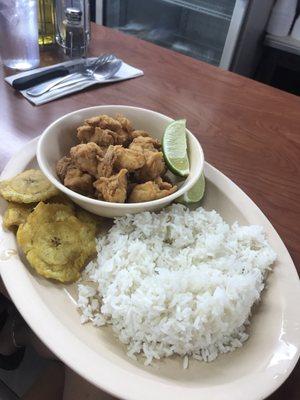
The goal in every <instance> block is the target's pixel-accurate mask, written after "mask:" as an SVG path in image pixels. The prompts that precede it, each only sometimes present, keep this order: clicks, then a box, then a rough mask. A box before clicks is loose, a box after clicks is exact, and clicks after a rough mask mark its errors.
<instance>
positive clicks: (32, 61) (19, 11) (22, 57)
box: [0, 0, 40, 70]
mask: <svg viewBox="0 0 300 400" xmlns="http://www.w3.org/2000/svg"><path fill="white" fill-rule="evenodd" d="M37 7H38V5H37V0H0V54H1V58H2V62H3V64H4V65H6V66H7V67H9V68H14V69H20V70H26V69H31V68H35V67H37V66H38V65H39V63H40V56H39V45H38V20H37Z"/></svg>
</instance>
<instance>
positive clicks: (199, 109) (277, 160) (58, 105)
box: [0, 26, 300, 400]
mask: <svg viewBox="0 0 300 400" xmlns="http://www.w3.org/2000/svg"><path fill="white" fill-rule="evenodd" d="M92 34H93V35H92V36H93V40H92V44H91V47H90V49H91V54H92V55H98V54H100V53H102V52H115V53H116V54H117V55H118V56H119V57H121V58H122V59H123V60H125V61H126V62H128V63H129V64H132V65H134V66H136V67H138V68H141V69H142V70H144V73H145V76H144V77H141V78H137V79H133V80H128V81H124V82H120V83H115V84H110V85H106V86H99V87H97V88H92V89H88V90H85V91H83V92H81V93H78V94H75V95H71V96H69V97H64V98H62V99H60V100H56V101H54V102H51V103H48V104H45V105H42V106H39V107H36V106H33V105H31V104H30V103H29V102H28V101H27V100H26V99H25V98H23V97H22V96H21V95H20V94H19V93H18V92H17V91H15V90H14V89H12V88H11V87H10V86H9V85H8V84H6V83H5V82H4V81H3V80H1V84H0V101H1V102H0V127H1V131H0V132H1V133H0V134H1V137H0V169H2V168H3V167H4V165H5V163H6V162H7V160H8V159H9V158H10V156H11V155H12V154H13V153H15V152H16V151H17V150H18V149H19V148H20V147H21V146H22V145H23V144H24V143H26V142H27V141H28V140H30V139H32V138H34V137H36V136H38V135H40V133H41V132H42V131H43V129H44V128H45V127H46V126H47V125H48V124H50V123H51V122H52V121H54V120H55V119H57V118H58V117H60V116H62V115H64V114H66V113H68V112H71V111H74V110H76V109H79V108H83V107H89V106H94V105H100V104H126V105H134V106H139V107H146V108H150V109H153V110H156V111H159V112H162V113H164V114H167V115H169V116H171V117H173V118H181V117H184V118H186V119H187V123H188V127H189V128H190V129H191V131H192V132H193V133H195V134H196V135H197V137H198V138H199V140H200V142H201V144H202V146H203V149H204V152H205V158H206V160H207V161H208V162H210V163H211V164H213V165H214V166H215V167H217V168H218V169H220V170H221V171H222V172H223V173H225V174H226V175H227V176H228V177H229V178H230V179H232V180H233V181H234V182H235V183H237V184H238V185H239V186H240V187H241V188H242V189H243V190H244V191H245V192H246V193H247V194H248V195H249V196H250V197H251V198H252V199H253V200H254V201H255V203H256V204H257V205H258V206H259V207H260V208H261V209H262V211H263V212H264V213H265V214H266V216H267V217H268V218H269V219H270V221H271V222H272V224H273V226H274V227H275V229H276V230H277V231H278V233H279V235H280V236H281V237H282V239H283V241H284V242H285V244H286V246H287V248H288V250H289V251H290V254H291V256H292V258H293V260H294V262H295V264H296V267H297V268H298V272H300V242H299V238H300V200H299V199H300V174H299V162H300V98H299V97H296V96H293V95H291V94H288V93H285V92H282V91H279V90H277V89H274V88H271V87H268V86H265V85H262V84H261V83H258V82H255V81H253V80H249V79H245V78H243V77H241V76H239V75H236V74H233V73H231V72H227V71H223V70H221V69H219V68H216V67H213V66H210V65H208V64H205V63H202V62H200V61H197V60H194V59H192V58H189V57H186V56H183V55H181V54H178V53H175V52H172V51H170V50H166V49H164V48H161V47H158V46H155V45H153V44H150V43H147V42H144V41H141V40H138V39H136V38H133V37H131V36H127V35H124V34H121V33H119V32H116V31H114V30H111V29H108V28H104V27H99V26H93V32H92ZM42 62H43V63H44V64H48V63H51V62H53V56H52V55H51V53H48V52H44V53H43V55H42ZM1 74H2V75H4V74H5V71H1ZM299 306H300V305H299ZM299 398H300V365H299V363H298V366H297V367H296V369H295V370H294V372H293V373H292V374H291V376H290V377H289V378H288V380H287V381H286V382H285V383H284V384H283V385H282V386H281V388H280V389H278V390H277V391H276V393H274V394H273V395H272V396H270V398H269V400H282V399H288V400H298V399H299Z"/></svg>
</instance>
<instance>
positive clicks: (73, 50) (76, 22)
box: [63, 7, 87, 58]
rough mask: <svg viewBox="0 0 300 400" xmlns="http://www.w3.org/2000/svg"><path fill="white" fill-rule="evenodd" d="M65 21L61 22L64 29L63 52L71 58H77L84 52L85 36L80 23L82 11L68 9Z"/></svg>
mask: <svg viewBox="0 0 300 400" xmlns="http://www.w3.org/2000/svg"><path fill="white" fill-rule="evenodd" d="M65 15H66V19H65V20H64V21H63V24H64V28H65V52H66V54H67V55H68V56H70V57H72V58H79V57H82V56H84V55H85V52H86V47H87V46H86V36H85V32H84V28H83V24H82V21H81V18H82V11H81V10H79V9H78V8H71V7H68V8H67V9H66V13H65Z"/></svg>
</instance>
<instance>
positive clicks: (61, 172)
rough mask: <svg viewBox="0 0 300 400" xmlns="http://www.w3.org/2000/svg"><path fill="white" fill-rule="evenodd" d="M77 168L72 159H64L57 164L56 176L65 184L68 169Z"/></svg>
mask: <svg viewBox="0 0 300 400" xmlns="http://www.w3.org/2000/svg"><path fill="white" fill-rule="evenodd" d="M70 168H75V165H74V162H73V161H72V158H71V157H67V156H65V157H63V158H61V159H60V160H58V161H57V163H56V174H57V176H58V177H59V179H60V180H61V182H64V179H65V176H66V174H67V171H68V169H70Z"/></svg>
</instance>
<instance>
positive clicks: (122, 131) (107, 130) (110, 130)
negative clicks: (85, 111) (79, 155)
mask: <svg viewBox="0 0 300 400" xmlns="http://www.w3.org/2000/svg"><path fill="white" fill-rule="evenodd" d="M132 129H133V128H132V126H131V124H130V121H129V120H128V119H127V118H125V117H123V116H120V115H119V116H117V117H116V119H115V118H112V117H109V116H108V115H99V116H97V117H93V118H89V119H86V120H85V124H84V125H82V126H80V127H79V128H77V137H78V139H79V140H80V141H81V143H88V142H94V143H96V144H98V145H99V146H101V147H102V146H103V147H108V146H109V145H111V144H112V145H118V144H120V145H128V144H129V143H130V141H131V137H130V132H131V131H132Z"/></svg>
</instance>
